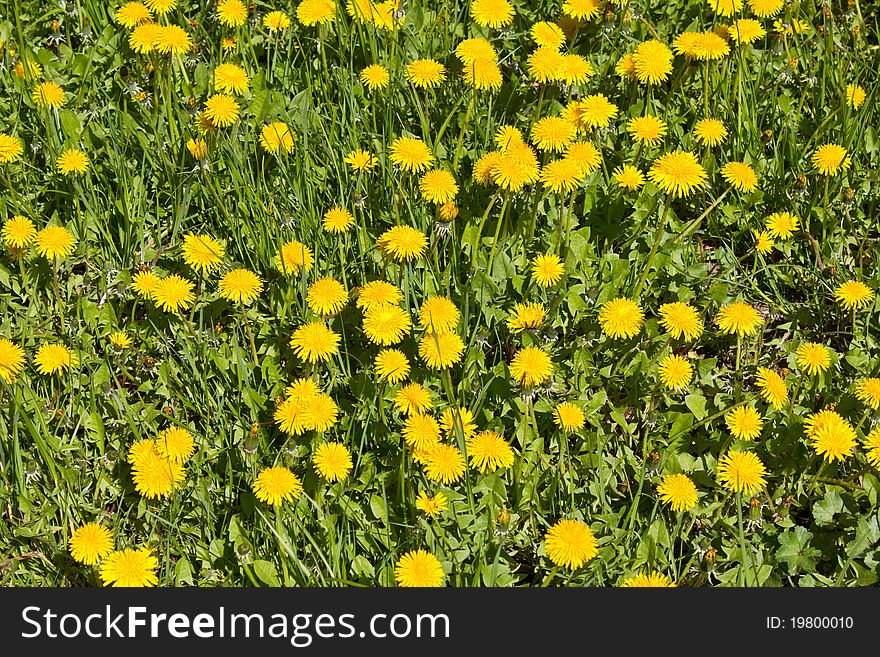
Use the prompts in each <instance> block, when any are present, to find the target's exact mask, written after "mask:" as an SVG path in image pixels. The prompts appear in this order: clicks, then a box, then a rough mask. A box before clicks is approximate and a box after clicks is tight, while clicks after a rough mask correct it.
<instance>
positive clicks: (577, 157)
mask: <svg viewBox="0 0 880 657" xmlns="http://www.w3.org/2000/svg"><path fill="white" fill-rule="evenodd" d="M564 155H565V156H564V158H563V159H565V160H569V161H571V162H574V164H576V165H577V166H578V167H579V168H580V170H581V176H586V175H589V174H591V173H593V171H596V170H597V169H598V168H599V167H600V166H601V164H602V156H601V155H600V154H599V151H598V149H597V148H596V147H595V146H593V145H592V144H591V143H590V142H588V141H576V142H572V143H571V144H569V145H568V147H567V148H566V149H565V154H564Z"/></svg>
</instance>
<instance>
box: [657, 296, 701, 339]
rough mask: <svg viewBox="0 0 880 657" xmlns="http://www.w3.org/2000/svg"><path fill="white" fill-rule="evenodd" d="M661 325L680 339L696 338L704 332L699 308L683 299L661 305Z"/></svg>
mask: <svg viewBox="0 0 880 657" xmlns="http://www.w3.org/2000/svg"><path fill="white" fill-rule="evenodd" d="M660 325H661V326H662V327H663V328H664V329H665V330H666V331H667V332H668V333H669V334H670V335H672V337H674V338H676V339H678V340H681V339H685V340H695V339H697V338H698V337H700V335H701V334H702V333H703V322H702V320H701V319H700V315H699V313H698V312H697V309H696V308H694V307H693V306H691V305H690V304H687V303H683V302H681V301H674V302H672V303H664V304H663V305H662V306H660Z"/></svg>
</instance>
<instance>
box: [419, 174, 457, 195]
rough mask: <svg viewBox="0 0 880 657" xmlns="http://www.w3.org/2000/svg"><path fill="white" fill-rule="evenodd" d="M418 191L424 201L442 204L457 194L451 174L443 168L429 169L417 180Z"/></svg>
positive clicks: (455, 184)
mask: <svg viewBox="0 0 880 657" xmlns="http://www.w3.org/2000/svg"><path fill="white" fill-rule="evenodd" d="M419 191H420V192H421V194H422V198H423V199H425V200H426V201H428V202H430V203H437V204H442V203H445V202H446V201H451V200H452V199H453V198H455V195H456V194H458V184H457V183H456V182H455V178H454V177H453V176H452V174H451V173H449V172H448V171H446V170H445V169H431V170H430V171H427V172H426V173H424V174H423V175H422V177H421V179H420V180H419Z"/></svg>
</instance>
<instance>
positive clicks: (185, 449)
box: [154, 427, 195, 463]
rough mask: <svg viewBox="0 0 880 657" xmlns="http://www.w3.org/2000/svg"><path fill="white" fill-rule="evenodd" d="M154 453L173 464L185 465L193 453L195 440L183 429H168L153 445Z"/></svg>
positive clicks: (161, 433)
mask: <svg viewBox="0 0 880 657" xmlns="http://www.w3.org/2000/svg"><path fill="white" fill-rule="evenodd" d="M154 445H155V448H156V453H158V454H159V455H161V456H164V457H165V458H166V459H168V460H169V461H172V462H174V463H186V462H187V461H188V460H189V459H190V457H191V456H192V455H193V453H194V452H195V439H194V438H193V435H192V434H191V433H190V432H189V431H188V430H187V429H184V428H183V427H168V428H167V429H165V430H163V431H161V432H160V433H159V437H158V438H156V441H155V443H154Z"/></svg>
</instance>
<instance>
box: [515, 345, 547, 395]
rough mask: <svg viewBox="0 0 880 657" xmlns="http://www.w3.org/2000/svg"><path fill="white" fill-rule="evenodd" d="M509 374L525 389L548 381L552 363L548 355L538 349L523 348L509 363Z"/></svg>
mask: <svg viewBox="0 0 880 657" xmlns="http://www.w3.org/2000/svg"><path fill="white" fill-rule="evenodd" d="M510 374H511V376H513V378H514V379H516V380H517V381H518V382H519V383H520V385H522V386H525V387H527V388H531V387H533V386H538V385H541V384H543V383H546V382H547V381H549V380H550V376H551V375H552V374H553V361H552V360H550V354H548V353H547V352H546V351H544V350H543V349H539V348H538V347H524V348H522V349H520V350H519V351H517V352H516V354H515V355H514V356H513V360H512V361H511V362H510Z"/></svg>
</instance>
